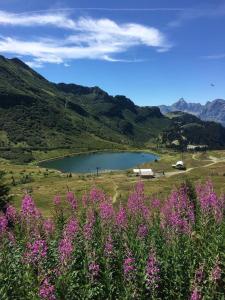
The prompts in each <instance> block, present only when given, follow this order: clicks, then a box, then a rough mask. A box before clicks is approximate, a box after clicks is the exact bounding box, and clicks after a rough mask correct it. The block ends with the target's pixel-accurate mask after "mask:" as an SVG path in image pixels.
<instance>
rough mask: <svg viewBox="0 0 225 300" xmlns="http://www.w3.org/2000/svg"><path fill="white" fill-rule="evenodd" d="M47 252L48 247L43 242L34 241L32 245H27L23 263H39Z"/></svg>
mask: <svg viewBox="0 0 225 300" xmlns="http://www.w3.org/2000/svg"><path fill="white" fill-rule="evenodd" d="M47 250H48V247H47V244H46V241H45V240H36V241H34V242H33V243H28V244H27V251H26V253H25V261H27V262H28V263H36V262H40V261H41V260H42V259H43V258H45V257H46V256H47Z"/></svg>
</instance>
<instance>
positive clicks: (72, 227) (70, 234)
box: [63, 218, 79, 240]
mask: <svg viewBox="0 0 225 300" xmlns="http://www.w3.org/2000/svg"><path fill="white" fill-rule="evenodd" d="M78 229H79V226H78V221H77V220H76V219H75V218H70V219H69V221H68V223H67V225H66V228H65V230H64V232H63V235H64V237H66V238H68V239H71V240H73V238H74V237H75V235H76V234H77V232H78Z"/></svg>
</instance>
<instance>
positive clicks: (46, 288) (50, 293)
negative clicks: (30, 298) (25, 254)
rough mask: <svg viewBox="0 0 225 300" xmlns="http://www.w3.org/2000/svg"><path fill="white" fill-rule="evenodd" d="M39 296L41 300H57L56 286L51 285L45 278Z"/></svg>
mask: <svg viewBox="0 0 225 300" xmlns="http://www.w3.org/2000/svg"><path fill="white" fill-rule="evenodd" d="M39 296H40V298H41V299H45V300H55V299H56V296H55V287H54V285H52V284H50V283H49V280H48V278H45V280H44V281H43V283H42V284H41V286H40V288H39Z"/></svg>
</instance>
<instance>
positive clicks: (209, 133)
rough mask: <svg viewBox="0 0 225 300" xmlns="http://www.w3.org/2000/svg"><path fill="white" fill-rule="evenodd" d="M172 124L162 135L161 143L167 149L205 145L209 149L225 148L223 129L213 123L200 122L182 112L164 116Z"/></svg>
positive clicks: (224, 132) (224, 131)
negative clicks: (167, 147)
mask: <svg viewBox="0 0 225 300" xmlns="http://www.w3.org/2000/svg"><path fill="white" fill-rule="evenodd" d="M166 116H167V117H169V118H170V119H171V120H172V121H173V123H172V125H171V126H170V127H169V128H168V129H167V130H164V131H163V133H162V143H164V144H166V145H167V146H169V147H175V148H176V147H177V146H178V147H179V146H180V147H182V148H186V146H187V145H190V144H192V145H207V146H208V147H209V148H210V149H222V148H224V147H225V130H224V127H223V126H222V125H220V124H218V123H215V122H209V121H208V122H204V121H201V120H200V119H199V118H197V117H196V116H194V115H190V114H188V113H184V112H179V111H178V112H170V113H168V114H167V115H166Z"/></svg>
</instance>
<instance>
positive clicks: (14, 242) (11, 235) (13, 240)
mask: <svg viewBox="0 0 225 300" xmlns="http://www.w3.org/2000/svg"><path fill="white" fill-rule="evenodd" d="M8 240H9V242H10V243H11V244H12V245H15V244H16V239H15V236H14V234H13V233H12V232H11V231H9V232H8Z"/></svg>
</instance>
